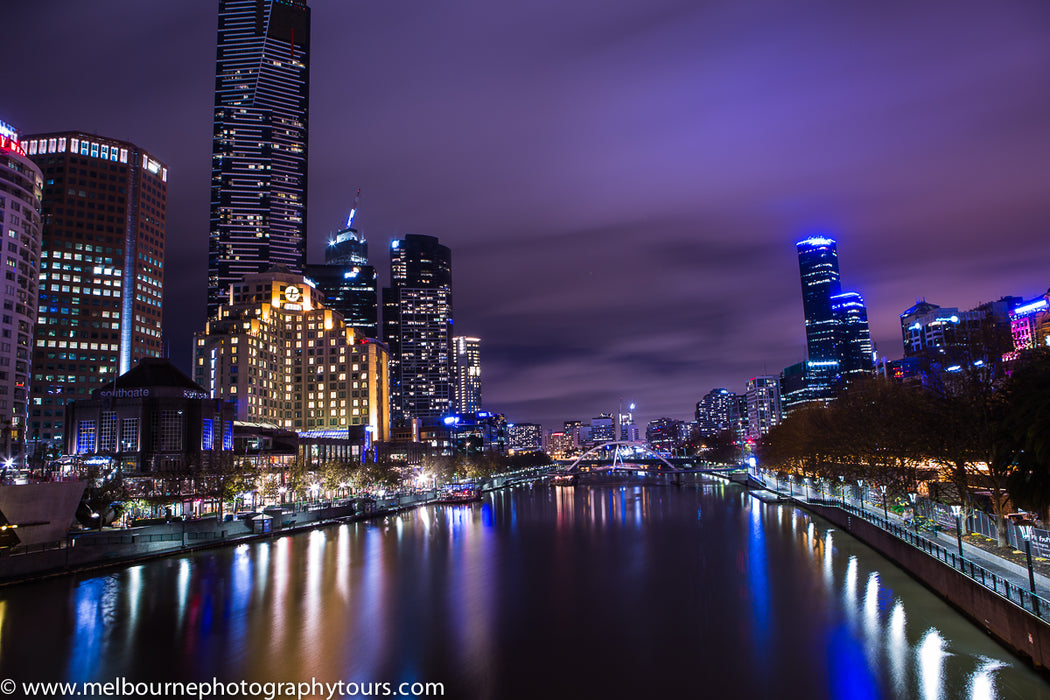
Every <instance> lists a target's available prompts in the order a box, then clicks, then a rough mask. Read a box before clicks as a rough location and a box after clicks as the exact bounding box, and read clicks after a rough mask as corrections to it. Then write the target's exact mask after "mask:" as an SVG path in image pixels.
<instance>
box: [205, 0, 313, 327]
mask: <svg viewBox="0 0 1050 700" xmlns="http://www.w3.org/2000/svg"><path fill="white" fill-rule="evenodd" d="M309 87H310V8H309V7H307V6H306V0H219V32H218V54H217V58H216V63H215V115H214V116H215V129H214V134H213V146H212V176H211V227H210V231H209V238H208V316H209V317H210V316H213V315H214V314H215V312H216V311H217V310H218V308H219V304H221V303H223V302H225V301H228V295H229V290H230V285H231V284H233V283H234V282H238V281H240V280H241V279H242V278H243V277H244V276H245V275H248V274H251V273H255V272H263V271H265V270H267V269H269V268H270V267H271V266H272V265H284V266H285V267H287V268H288V269H289V270H291V271H292V272H296V273H301V272H302V271H303V265H304V263H305V261H306V175H307V168H306V159H307V126H308V120H307V113H308V108H309Z"/></svg>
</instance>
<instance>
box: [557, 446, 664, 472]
mask: <svg viewBox="0 0 1050 700" xmlns="http://www.w3.org/2000/svg"><path fill="white" fill-rule="evenodd" d="M624 447H629V448H632V449H634V450H635V451H636V452H637V451H641V452H642V453H643V454H645V455H648V456H649V457H652V458H655V459H657V460H659V461H660V462H662V463H663V464H664V465H665V466H666V467H667V468H668V469H670V470H671V471H678V468H677V467H675V466H674V465H673V464H671V463H670V462H668V461H667V460H666V459H664V457H663V455H660V454H658V453H656V452H654V451H653V450H652V449H650V448H649V446H648V445H647V444H645V443H644V442H641V441H640V440H612V441H610V442H604V443H602V444H601V445H596V446H595V447H592V448H591V449H589V450H587V451H586V452H584V453H583V454H582V455H580V456H579V457H577V458H576V461H575V462H573V463H572V465H571V466H570V467H569V468H568V469H567V470H566V471H569V472H578V471H579V470H580V462H582V461H584V460H585V459H586V458H587V456H588V455H591V456H593V457H597V456H598V453H599V452H602V451H603V450H608V449H612V450H613V461H612V468H613V469H615V468H616V465H617V463H619V464H623V463H624V461H623V457H622V455H621V448H624ZM657 469H659V466H657Z"/></svg>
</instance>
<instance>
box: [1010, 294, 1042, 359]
mask: <svg viewBox="0 0 1050 700" xmlns="http://www.w3.org/2000/svg"><path fill="white" fill-rule="evenodd" d="M1010 332H1011V338H1012V341H1013V353H1014V355H1016V353H1020V352H1023V351H1025V350H1032V349H1035V348H1046V347H1050V290H1047V292H1046V294H1044V295H1042V296H1040V297H1036V298H1035V299H1031V300H1028V301H1023V302H1021V303H1019V304H1018V305H1017V306H1016V307H1015V308H1013V309H1012V310H1011V311H1010Z"/></svg>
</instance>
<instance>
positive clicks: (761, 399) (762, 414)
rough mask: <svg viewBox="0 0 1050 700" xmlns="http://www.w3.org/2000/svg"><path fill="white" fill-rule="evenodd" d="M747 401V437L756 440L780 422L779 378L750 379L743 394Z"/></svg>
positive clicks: (768, 376)
mask: <svg viewBox="0 0 1050 700" xmlns="http://www.w3.org/2000/svg"><path fill="white" fill-rule="evenodd" d="M744 396H745V398H746V401H747V437H748V438H749V439H752V440H757V439H759V438H761V437H762V436H763V435H765V434H766V433H768V432H769V431H770V430H772V429H773V426H775V425H776V424H777V423H779V422H780V418H781V415H780V378H779V377H776V376H774V375H764V376H760V377H752V378H751V379H748V380H747V390H746V391H745V392H744Z"/></svg>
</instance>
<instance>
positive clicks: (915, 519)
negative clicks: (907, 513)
mask: <svg viewBox="0 0 1050 700" xmlns="http://www.w3.org/2000/svg"><path fill="white" fill-rule="evenodd" d="M908 500H909V501H911V523H912V526H913V527H914V528H915V532H916V534H918V532H919V508H918V500H919V494H917V493H915V492H914V491H911V492H909V493H908Z"/></svg>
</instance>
